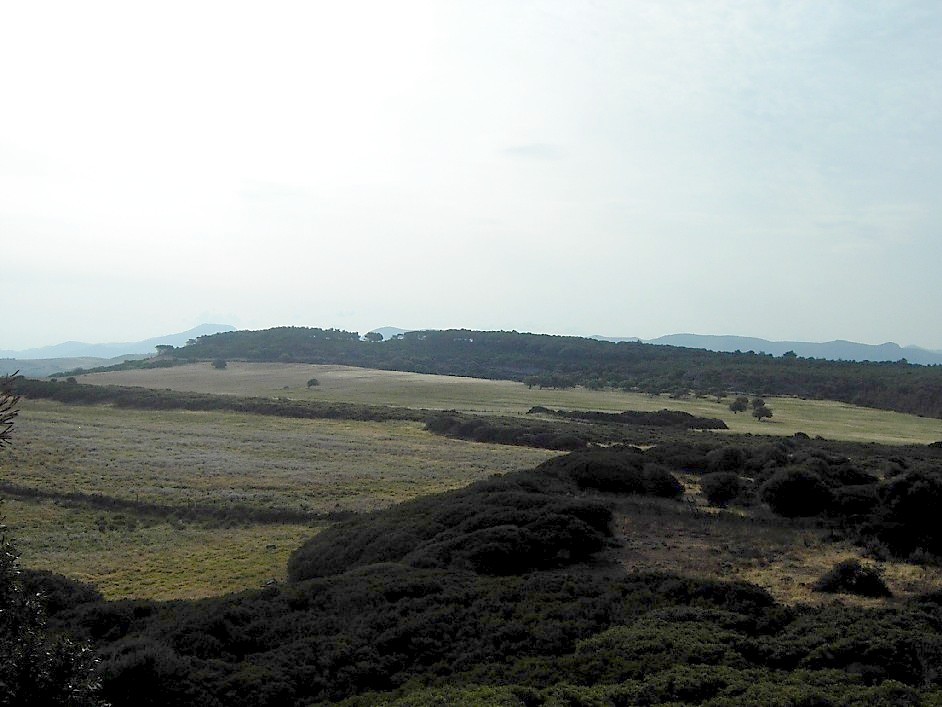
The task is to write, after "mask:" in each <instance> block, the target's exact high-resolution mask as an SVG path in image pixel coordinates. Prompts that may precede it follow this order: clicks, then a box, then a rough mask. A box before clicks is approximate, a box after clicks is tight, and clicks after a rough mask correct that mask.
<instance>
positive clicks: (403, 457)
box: [0, 400, 553, 598]
mask: <svg viewBox="0 0 942 707" xmlns="http://www.w3.org/2000/svg"><path fill="white" fill-rule="evenodd" d="M20 408H21V411H20V416H19V417H18V418H17V422H16V432H15V443H14V445H13V446H11V447H10V448H8V449H6V450H4V452H3V454H2V455H0V481H5V482H9V483H12V484H15V485H16V486H18V487H28V488H30V489H38V490H40V491H43V492H45V493H46V494H48V495H49V496H51V497H50V498H46V499H30V498H25V497H22V496H19V497H16V496H12V495H11V494H9V493H7V494H5V495H6V496H7V501H6V503H5V504H4V507H3V508H2V512H3V514H4V516H5V519H6V523H7V525H8V526H10V528H11V531H12V534H13V536H14V537H15V538H16V539H17V542H18V546H19V548H20V550H21V552H22V561H23V563H24V565H26V566H30V567H37V568H46V569H53V568H55V569H56V571H58V572H61V573H64V574H67V575H70V576H75V577H79V578H82V579H84V580H86V581H90V582H91V583H93V584H95V585H96V586H98V587H99V588H100V589H101V590H102V591H104V592H105V593H106V595H107V596H109V597H123V596H135V597H150V598H171V597H194V596H205V595H208V594H216V593H220V592H222V591H230V590H234V589H242V588H245V587H250V586H258V584H259V583H260V582H261V581H264V580H265V579H267V578H279V577H282V576H283V575H284V564H285V559H286V558H287V555H288V553H289V552H290V551H291V550H293V549H294V548H295V547H297V545H299V544H300V541H301V540H302V539H303V538H305V537H308V536H310V535H311V534H313V533H314V532H316V530H317V527H318V526H316V525H315V526H312V525H310V524H309V523H305V522H300V523H298V522H295V523H280V524H274V523H258V522H253V521H252V520H251V519H249V520H246V521H244V522H243V521H240V519H239V518H238V517H235V518H232V517H230V518H229V519H227V520H225V521H220V520H219V519H218V518H215V517H210V518H207V519H205V520H200V519H199V517H198V516H197V518H196V519H195V520H194V519H192V518H191V519H190V520H181V519H180V518H182V517H185V516H186V514H187V512H188V511H190V510H192V508H193V506H194V505H195V506H199V507H202V508H210V509H216V508H218V509H221V510H225V509H226V507H227V506H234V507H237V508H247V509H250V510H251V509H263V510H264V509H275V510H278V509H287V510H293V511H304V512H310V513H330V512H337V511H357V512H362V511H368V510H372V509H375V508H379V507H383V506H387V505H389V504H391V503H395V502H397V501H401V500H405V499H408V498H413V497H416V496H420V495H425V494H429V493H436V492H440V491H443V490H446V489H450V488H456V487H459V486H464V485H466V484H468V483H470V482H472V481H475V480H477V479H481V478H485V477H487V476H489V475H491V474H494V473H503V472H506V471H510V470H513V469H520V468H528V467H531V466H534V465H535V464H538V463H539V462H541V461H543V460H544V459H547V458H548V457H550V456H552V455H553V453H552V452H547V451H543V450H537V449H527V448H522V447H507V446H499V445H488V444H479V443H474V442H465V441H461V440H452V439H446V438H442V437H439V436H436V435H432V434H430V433H428V432H425V431H424V430H423V429H422V427H421V425H419V424H417V423H407V422H388V423H373V422H347V421H333V420H292V419H285V418H277V417H264V416H255V415H245V414H236V413H204V412H185V411H166V412H152V411H140V410H118V409H115V408H111V407H108V406H84V405H82V406H68V405H62V404H58V403H53V402H48V401H32V400H24V401H22V402H21V405H20ZM75 492H81V493H84V494H101V495H102V496H104V497H107V499H115V500H117V501H126V502H135V503H136V502H145V503H152V504H156V505H157V506H158V511H157V512H156V513H154V512H150V513H144V514H141V513H138V512H136V511H135V510H134V509H133V508H128V509H121V508H120V507H119V508H118V509H117V510H115V509H106V510H101V509H100V508H96V507H93V506H92V505H90V504H89V503H86V502H83V501H82V500H81V499H79V500H78V501H76V500H75V499H74V498H73V497H71V496H70V494H74V493H75ZM270 545H274V546H275V548H274V549H272V548H268V546H270ZM265 548H268V549H265Z"/></svg>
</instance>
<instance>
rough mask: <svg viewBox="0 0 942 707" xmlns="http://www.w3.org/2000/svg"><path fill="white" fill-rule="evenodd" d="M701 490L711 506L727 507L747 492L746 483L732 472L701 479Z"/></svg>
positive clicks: (706, 475) (708, 475)
mask: <svg viewBox="0 0 942 707" xmlns="http://www.w3.org/2000/svg"><path fill="white" fill-rule="evenodd" d="M700 490H701V491H702V492H703V495H704V496H706V499H707V500H708V501H709V502H710V503H711V504H713V505H714V506H720V507H725V506H726V504H728V503H729V502H730V501H733V500H734V499H736V498H738V497H739V496H740V495H741V494H742V493H743V492H744V491H745V490H746V482H745V481H743V480H742V479H741V478H740V477H739V475H738V474H734V473H733V472H731V471H717V472H714V473H712V474H705V475H704V476H703V477H702V478H701V479H700Z"/></svg>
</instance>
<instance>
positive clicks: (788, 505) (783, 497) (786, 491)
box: [759, 467, 831, 518]
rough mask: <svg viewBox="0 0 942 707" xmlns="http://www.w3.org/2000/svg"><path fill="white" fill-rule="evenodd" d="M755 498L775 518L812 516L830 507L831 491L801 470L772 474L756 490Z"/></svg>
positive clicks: (787, 469) (821, 481)
mask: <svg viewBox="0 0 942 707" xmlns="http://www.w3.org/2000/svg"><path fill="white" fill-rule="evenodd" d="M759 497H760V498H761V499H762V500H763V501H764V502H765V503H767V504H769V508H771V509H772V512H773V513H775V514H776V515H780V516H785V517H787V518H797V517H804V516H815V515H818V514H819V513H821V512H822V511H824V510H826V509H827V508H828V506H829V505H830V503H831V490H830V489H829V488H828V486H827V484H825V483H824V481H823V479H822V478H821V477H820V476H819V475H818V474H816V473H815V472H813V471H811V470H809V469H805V468H803V467H786V468H784V469H780V470H778V471H776V472H775V473H774V474H773V475H772V477H771V478H770V479H769V480H768V481H766V482H765V483H764V484H763V485H762V488H761V489H760V490H759Z"/></svg>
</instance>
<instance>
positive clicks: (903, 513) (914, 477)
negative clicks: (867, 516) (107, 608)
mask: <svg viewBox="0 0 942 707" xmlns="http://www.w3.org/2000/svg"><path fill="white" fill-rule="evenodd" d="M882 496H883V506H884V512H883V517H882V518H881V522H880V525H881V529H880V535H881V539H883V540H884V542H886V543H887V544H888V545H889V546H890V547H891V549H892V550H893V551H894V552H895V553H897V554H909V553H910V552H912V551H913V550H916V549H919V548H921V549H923V550H926V551H928V552H931V553H933V554H936V555H939V554H942V524H940V523H939V520H938V518H939V515H938V514H939V508H942V474H939V473H933V472H930V471H923V470H916V471H909V472H906V473H905V474H902V475H900V476H898V477H896V478H894V479H891V480H890V481H889V483H888V484H887V485H886V486H885V487H884V489H883V494H882Z"/></svg>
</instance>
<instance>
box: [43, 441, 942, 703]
mask: <svg viewBox="0 0 942 707" xmlns="http://www.w3.org/2000/svg"><path fill="white" fill-rule="evenodd" d="M717 452H719V453H717ZM779 452H781V450H780V449H778V448H777V447H768V446H766V445H762V444H758V445H755V446H754V447H751V448H744V449H739V450H738V451H735V452H731V451H728V450H727V449H726V448H721V449H712V448H709V447H703V448H701V447H696V446H688V447H683V446H681V445H677V446H674V447H670V446H665V447H664V448H660V449H659V448H654V449H651V450H648V451H646V452H641V450H638V449H634V448H630V447H624V448H614V449H606V450H590V451H585V452H575V453H573V454H571V455H567V456H565V457H560V458H558V459H556V460H551V461H550V462H548V463H546V464H545V465H543V466H541V467H539V468H537V469H535V470H531V471H527V472H519V473H515V474H509V475H507V476H504V477H500V478H494V479H490V480H488V481H484V482H479V483H478V484H475V485H472V486H471V487H468V488H467V489H463V490H460V491H452V492H448V493H445V494H441V495H438V496H433V497H427V498H423V499H418V500H416V501H413V502H410V503H405V504H401V505H399V506H396V507H393V508H390V509H387V510H385V511H381V512H377V513H375V514H371V515H370V516H368V517H364V518H358V519H352V520H347V521H343V522H341V523H339V524H338V525H336V526H335V527H334V528H332V529H330V530H327V531H324V532H322V533H321V534H320V535H318V536H317V537H316V538H315V539H313V540H312V541H310V542H309V543H307V544H306V545H305V546H303V547H302V548H301V549H299V550H298V551H297V552H296V553H295V555H294V557H293V558H292V574H291V576H292V580H293V581H291V582H290V583H288V584H285V585H275V586H271V587H267V588H265V589H263V590H259V591H249V592H243V593H241V594H235V595H229V596H225V597H218V598H213V599H208V600H202V601H195V602H184V601H178V602H170V603H166V604H157V603H153V602H142V601H121V602H101V601H96V600H95V599H94V598H90V597H87V596H84V595H82V593H81V592H76V593H74V596H75V597H76V602H75V603H74V604H73V605H71V606H67V607H64V608H60V609H59V610H58V611H57V612H56V613H55V615H54V618H55V621H56V622H57V625H60V626H64V627H68V628H69V630H71V631H74V632H76V633H77V634H78V635H79V636H81V637H84V638H87V639H90V640H93V641H95V643H96V645H97V646H98V655H99V657H100V658H101V660H102V679H103V690H104V695H105V697H106V698H107V699H108V700H110V701H111V702H112V703H113V704H114V705H115V706H116V707H121V706H122V705H132V704H133V705H149V704H153V705H189V704H201V705H208V706H210V707H216V706H220V707H221V706H223V705H225V706H228V705H239V706H242V705H245V706H248V705H252V706H253V707H255V706H259V705H261V706H265V705H272V706H274V705H307V704H319V703H332V702H337V701H341V700H349V704H355V705H367V704H369V705H373V704H403V705H405V704H419V705H421V704H435V703H436V700H438V701H440V700H442V699H444V700H446V702H453V703H462V704H525V705H557V704H588V705H596V704H597V705H611V704H615V705H618V704H657V703H661V702H665V701H668V702H670V701H674V702H679V703H693V704H697V703H706V704H714V705H727V704H742V703H768V704H828V703H829V702H830V703H834V704H861V705H862V704H880V703H881V702H882V703H885V704H920V703H924V702H925V701H927V700H929V699H930V698H933V696H938V694H939V688H940V686H942V685H940V681H942V674H940V672H939V670H938V666H939V665H942V597H940V596H938V595H929V596H925V597H922V598H919V599H916V600H912V601H910V602H908V603H898V604H896V605H894V606H892V607H887V608H879V609H873V608H860V607H852V606H844V605H841V604H832V605H827V606H822V607H817V608H811V607H794V608H789V607H786V606H783V605H780V604H777V603H776V602H775V601H774V600H773V599H772V597H771V596H770V595H769V594H768V593H766V592H765V591H764V590H762V589H760V588H758V587H755V586H752V585H749V584H744V583H736V582H723V581H718V580H713V579H699V578H691V577H680V576H675V575H671V574H668V573H630V574H626V573H624V572H623V571H622V570H620V569H619V568H617V567H614V566H611V565H608V564H606V562H605V561H604V560H603V556H600V555H599V554H598V551H599V550H604V548H605V546H606V545H607V544H608V543H609V542H611V540H610V539H609V538H608V520H609V512H608V509H607V508H606V503H607V502H608V500H612V499H614V498H615V497H616V496H617V495H618V494H623V493H639V492H640V493H657V494H661V495H664V496H666V497H667V498H671V497H673V495H674V493H675V491H672V490H671V489H673V488H674V485H673V484H672V483H671V479H673V476H672V475H671V474H670V473H669V471H668V469H676V468H680V467H682V466H684V465H687V466H688V468H689V467H690V466H691V465H696V464H700V465H702V468H703V470H704V471H706V470H707V469H711V468H713V469H715V468H720V467H729V466H735V465H737V464H738V465H740V468H746V467H747V466H749V467H754V466H755V465H756V464H758V463H759V462H760V460H764V461H763V462H762V463H763V465H765V466H763V467H762V468H760V469H755V468H753V470H752V471H751V472H750V473H752V474H753V475H755V476H757V477H759V478H760V479H761V478H762V477H763V475H765V477H770V476H771V475H773V474H774V469H775V468H777V467H776V466H775V465H776V464H778V465H782V466H787V465H788V464H789V463H791V462H797V463H800V464H803V465H809V464H811V465H813V462H811V461H810V460H812V459H820V460H821V464H820V465H819V466H820V468H821V477H822V478H824V479H827V480H829V483H836V481H835V479H836V478H842V479H844V480H845V481H860V480H861V479H862V478H864V477H866V476H867V475H866V473H865V472H864V471H863V470H862V469H856V470H854V469H852V468H850V467H849V466H848V462H847V461H845V460H842V459H840V458H839V457H838V456H837V455H835V454H833V453H829V452H828V451H827V450H822V449H820V448H818V447H809V446H808V443H807V442H801V441H795V442H793V443H792V446H791V447H788V446H787V445H786V452H785V453H784V454H780V453H779ZM775 460H778V461H775ZM652 465H653V466H652ZM714 473H717V472H714ZM723 473H732V472H728V471H727V472H723ZM868 478H869V477H868ZM651 479H655V480H656V481H655V482H654V483H653V485H650V486H648V487H645V486H644V482H645V480H648V481H650V480H651ZM674 482H675V483H676V480H674ZM586 494H592V495H591V496H586ZM663 502H668V503H669V502H670V501H663ZM60 594H62V595H68V592H60Z"/></svg>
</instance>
